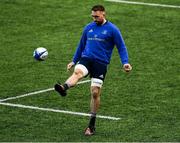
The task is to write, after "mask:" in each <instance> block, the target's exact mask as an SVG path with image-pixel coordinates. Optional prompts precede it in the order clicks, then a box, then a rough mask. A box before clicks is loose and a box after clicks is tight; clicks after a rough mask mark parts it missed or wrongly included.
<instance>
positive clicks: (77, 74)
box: [73, 69, 83, 79]
mask: <svg viewBox="0 0 180 143" xmlns="http://www.w3.org/2000/svg"><path fill="white" fill-rule="evenodd" d="M73 75H74V76H75V77H77V78H78V79H81V78H83V72H82V71H81V70H79V69H76V70H75V71H74V73H73Z"/></svg>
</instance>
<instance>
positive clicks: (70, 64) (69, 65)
mask: <svg viewBox="0 0 180 143" xmlns="http://www.w3.org/2000/svg"><path fill="white" fill-rule="evenodd" d="M74 65H75V64H74V62H70V63H69V64H68V65H67V70H68V71H69V70H71V68H72V67H73V66H74Z"/></svg>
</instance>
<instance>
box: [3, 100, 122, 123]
mask: <svg viewBox="0 0 180 143" xmlns="http://www.w3.org/2000/svg"><path fill="white" fill-rule="evenodd" d="M0 105H5V106H11V107H19V108H25V109H33V110H41V111H49V112H56V113H64V114H71V115H79V116H88V117H90V116H91V114H87V113H81V112H72V111H65V110H57V109H51V108H40V107H35V106H27V105H21V104H13V103H3V102H0ZM96 117H97V118H101V119H109V120H120V119H121V118H117V117H111V116H101V115H97V116H96Z"/></svg>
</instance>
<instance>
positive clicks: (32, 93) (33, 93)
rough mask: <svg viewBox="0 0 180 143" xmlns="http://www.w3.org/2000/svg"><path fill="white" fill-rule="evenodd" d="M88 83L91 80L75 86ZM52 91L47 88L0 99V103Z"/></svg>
mask: <svg viewBox="0 0 180 143" xmlns="http://www.w3.org/2000/svg"><path fill="white" fill-rule="evenodd" d="M90 81H91V80H84V81H80V82H78V83H77V85H79V84H83V83H87V82H90ZM52 90H54V88H48V89H44V90H39V91H34V92H31V93H26V94H23V95H19V96H15V97H9V98H6V99H0V102H3V101H8V100H13V99H18V98H22V97H26V96H31V95H35V94H39V93H44V92H48V91H52Z"/></svg>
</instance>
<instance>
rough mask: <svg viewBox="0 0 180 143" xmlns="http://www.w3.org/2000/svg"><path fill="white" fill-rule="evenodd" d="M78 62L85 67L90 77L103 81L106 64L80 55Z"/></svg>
mask: <svg viewBox="0 0 180 143" xmlns="http://www.w3.org/2000/svg"><path fill="white" fill-rule="evenodd" d="M78 64H82V65H84V66H85V67H86V68H87V70H88V75H89V76H90V78H97V79H101V80H102V81H104V79H105V76H106V72H107V65H105V64H102V63H98V62H97V61H95V60H92V59H89V58H86V57H82V58H81V59H80V61H79V63H78Z"/></svg>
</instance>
